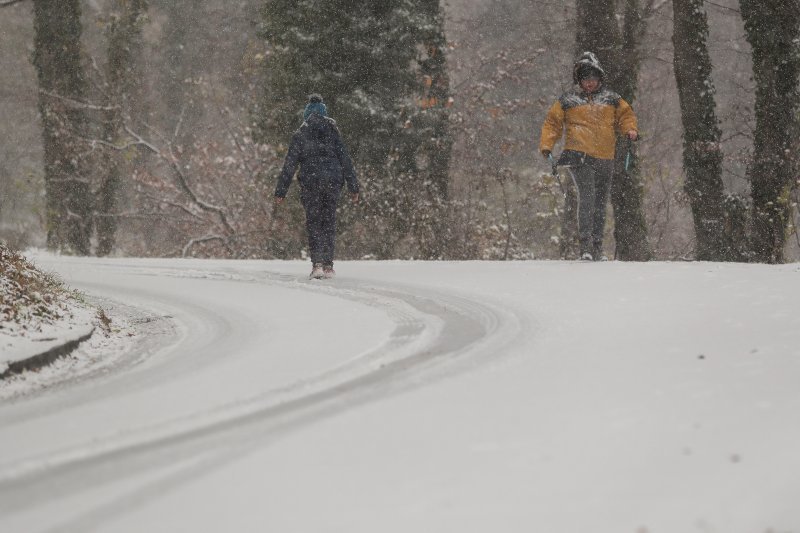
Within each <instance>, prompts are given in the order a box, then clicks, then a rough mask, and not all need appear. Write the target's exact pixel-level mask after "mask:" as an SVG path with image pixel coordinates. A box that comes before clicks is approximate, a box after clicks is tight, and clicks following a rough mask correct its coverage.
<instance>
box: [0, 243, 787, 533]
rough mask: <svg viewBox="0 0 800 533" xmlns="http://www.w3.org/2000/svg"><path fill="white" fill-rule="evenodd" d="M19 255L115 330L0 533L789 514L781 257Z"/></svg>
mask: <svg viewBox="0 0 800 533" xmlns="http://www.w3.org/2000/svg"><path fill="white" fill-rule="evenodd" d="M35 261H36V262H37V263H38V264H40V265H41V266H43V267H44V268H46V269H47V268H49V269H54V270H57V271H58V272H59V273H60V274H61V275H62V277H63V278H64V279H65V280H66V281H67V282H68V283H69V284H70V285H72V286H74V287H76V288H79V289H81V290H85V291H87V292H88V293H89V294H91V295H93V296H95V297H97V298H99V299H100V301H102V302H103V303H104V306H105V307H106V308H107V309H108V310H109V311H108V312H109V314H110V315H111V316H112V320H115V322H114V323H116V324H125V326H124V328H122V327H120V328H118V332H119V333H120V334H119V335H117V337H116V339H117V341H114V342H112V341H113V340H114V339H113V338H112V339H111V340H109V341H108V343H109V344H108V345H107V346H106V347H105V349H106V350H110V349H111V347H112V346H113V347H115V352H114V353H113V356H112V357H110V359H109V361H111V362H110V363H108V364H106V365H105V366H104V367H103V368H102V369H101V370H98V371H91V370H87V368H88V369H91V368H94V365H96V364H99V363H97V359H98V358H97V353H98V352H97V350H99V349H100V348H98V347H94V348H92V347H91V346H87V347H85V348H82V349H81V350H83V351H84V352H87V353H78V354H76V358H75V360H76V361H86V360H89V359H91V358H92V357H94V361H95V362H94V363H92V362H90V363H85V364H83V363H82V364H78V365H77V366H78V367H80V370H79V371H73V370H72V369H71V368H70V367H67V368H64V369H63V370H62V371H61V372H60V375H61V376H64V375H66V376H73V375H74V379H69V380H67V382H66V383H64V382H62V383H60V384H54V383H55V382H56V381H58V379H59V378H58V377H57V376H52V375H51V376H50V377H49V378H47V379H49V380H54V381H48V384H49V386H48V388H47V389H45V390H44V391H42V390H38V389H37V388H36V387H37V386H38V384H37V383H38V381H37V380H38V378H35V377H31V378H29V379H28V381H21V379H22V378H20V379H18V380H12V381H11V382H9V383H2V382H0V398H4V399H2V400H0V402H2V403H0V531H3V532H5V531H9V532H12V531H32V532H33V531H81V532H83V531H115V532H116V531H121V532H129V531H130V532H134V531H135V532H140V531H209V532H211V531H221V530H227V531H280V532H314V533H317V532H348V533H353V532H365V533H366V532H369V533H374V532H382V533H383V532H404V533H405V532H408V531H420V532H436V533H439V532H451V531H453V532H455V531H458V532H485V531H501V532H526V533H529V532H531V531H536V532H539V531H541V532H547V533H576V532H581V533H583V532H587V531H590V532H595V533H605V532H608V533H612V532H613V533H617V532H623V533H624V532H629V533H644V532H647V533H660V532H665V533H666V532H668V533H682V532H720V533H722V532H725V533H738V532H740V533H745V532H747V533H752V532H756V533H763V532H766V531H772V532H773V533H787V532H795V533H800V508H798V506H797V502H798V501H800V453H799V452H797V450H798V449H800V422H798V421H797V420H798V415H797V413H798V412H800V385H799V384H800V314H799V313H797V311H796V300H797V296H798V294H800V291H798V289H800V265H796V264H795V265H785V266H778V267H774V266H764V265H718V264H710V263H676V264H668V263H648V264H627V263H616V262H611V263H602V264H599V263H564V262H513V263H493V262H469V263H423V262H412V263H408V262H341V263H338V264H337V270H338V271H339V278H338V279H336V280H334V281H332V282H331V281H311V282H310V281H307V280H306V279H305V276H306V274H307V270H308V265H307V264H306V263H300V262H255V261H254V262H220V261H217V262H212V261H185V260H184V261H181V260H173V261H169V260H131V259H121V260H88V259H68V258H53V257H49V256H45V255H43V256H38V257H36V258H35ZM124 332H127V333H124ZM123 333H124V334H123ZM126 339H127V340H126ZM92 350H95V351H94V352H92ZM101 351H102V350H101ZM79 352H80V350H79ZM92 354H93V355H92ZM73 372H74V373H73ZM57 374H58V373H57ZM9 387H14V392H13V393H10V392H8V391H6V393H5V396H2V394H3V390H4V388H5V389H7V390H8V388H9ZM27 391H34V392H32V393H27V394H26V392H27Z"/></svg>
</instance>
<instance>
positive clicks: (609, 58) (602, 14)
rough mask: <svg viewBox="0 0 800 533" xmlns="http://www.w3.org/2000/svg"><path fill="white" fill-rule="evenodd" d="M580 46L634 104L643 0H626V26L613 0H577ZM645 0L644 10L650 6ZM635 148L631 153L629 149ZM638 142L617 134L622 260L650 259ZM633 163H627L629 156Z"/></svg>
mask: <svg viewBox="0 0 800 533" xmlns="http://www.w3.org/2000/svg"><path fill="white" fill-rule="evenodd" d="M576 1H577V15H578V20H577V23H578V24H577V35H576V43H577V49H578V52H583V51H593V52H595V54H597V57H598V58H599V59H600V62H601V63H602V64H603V68H604V69H605V71H606V74H607V77H606V85H607V86H608V87H610V88H612V89H613V90H615V91H617V92H619V94H620V95H621V96H622V97H623V98H624V99H625V100H626V101H627V102H628V103H631V104H633V101H634V100H635V97H636V87H637V82H636V80H637V78H638V75H639V64H640V62H639V51H638V48H639V45H640V43H641V40H642V38H643V35H644V28H645V25H644V17H643V16H642V7H641V6H640V0H625V8H624V17H623V19H622V20H623V27H622V29H620V26H619V24H618V22H617V13H616V5H615V4H616V3H615V1H614V0H576ZM652 6H653V2H652V0H647V6H646V8H645V9H646V10H650V9H652ZM629 153H630V154H631V155H630V156H628V154H629ZM635 155H636V154H635V148H634V147H633V146H631V143H630V142H629V141H627V140H625V139H618V141H617V150H616V157H615V160H616V163H615V167H614V179H613V181H612V183H611V205H612V206H613V208H614V239H615V241H616V245H617V249H616V254H615V255H616V256H617V258H618V259H621V260H623V261H646V260H648V259H650V256H651V252H650V246H649V244H648V242H647V223H646V221H645V218H644V200H643V197H644V187H643V185H642V180H641V176H640V175H639V166H638V164H637V163H636V159H635ZM631 159H633V161H632V164H626V160H627V161H629V162H630V161H631Z"/></svg>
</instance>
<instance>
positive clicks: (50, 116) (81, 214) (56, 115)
mask: <svg viewBox="0 0 800 533" xmlns="http://www.w3.org/2000/svg"><path fill="white" fill-rule="evenodd" d="M33 13H34V31H35V36H34V55H33V63H34V65H35V67H36V72H37V76H38V82H39V112H40V114H41V117H42V126H43V130H42V135H43V145H44V158H45V165H44V167H45V168H44V171H45V193H46V209H47V215H46V217H47V246H48V248H50V249H52V250H64V251H68V252H71V253H76V254H80V255H88V254H89V251H90V250H89V233H90V228H91V211H92V205H91V204H92V202H91V192H90V186H89V179H88V176H87V175H86V172H85V171H86V169H85V168H82V167H83V165H82V162H81V146H80V142H81V141H80V140H79V137H80V134H81V133H82V132H83V130H84V127H85V124H86V119H85V116H84V112H83V110H82V109H81V106H80V105H79V102H82V101H83V98H84V96H85V94H86V79H85V77H84V73H83V68H82V64H81V44H80V39H81V21H80V15H81V9H80V2H79V1H78V0H34V3H33Z"/></svg>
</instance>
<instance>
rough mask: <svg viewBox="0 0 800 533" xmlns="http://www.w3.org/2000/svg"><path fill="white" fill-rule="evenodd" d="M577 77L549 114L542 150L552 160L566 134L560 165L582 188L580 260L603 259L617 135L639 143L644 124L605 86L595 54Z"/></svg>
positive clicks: (587, 56) (579, 65)
mask: <svg viewBox="0 0 800 533" xmlns="http://www.w3.org/2000/svg"><path fill="white" fill-rule="evenodd" d="M572 77H573V81H574V82H575V85H576V87H575V88H574V89H573V90H571V91H569V92H566V93H564V94H563V95H561V97H560V98H559V99H558V101H557V102H556V103H555V104H553V106H552V107H551V108H550V110H549V111H548V113H547V117H546V118H545V120H544V124H543V125H542V135H541V140H540V142H539V151H540V152H541V153H542V155H543V156H544V157H546V158H550V157H551V152H552V151H553V146H554V145H555V143H556V142H558V141H559V140H560V139H561V137H562V135H564V134H565V133H566V139H565V141H564V150H563V151H562V152H561V157H560V158H559V159H558V162H557V163H556V165H557V167H558V168H559V170H562V171H566V174H567V175H569V176H571V178H572V180H573V182H574V183H575V186H576V188H577V189H578V213H577V218H578V241H579V246H580V258H581V259H584V260H592V259H594V260H599V259H600V258H601V257H602V253H603V230H604V228H605V214H606V213H605V212H606V202H607V200H608V191H609V189H610V188H611V178H612V173H613V171H614V151H615V146H616V140H617V136H618V135H619V136H623V135H624V136H627V137H628V138H629V139H631V140H632V141H635V140H636V139H637V138H638V135H639V134H638V126H637V122H636V115H634V113H633V109H632V108H631V106H630V105H629V104H628V102H626V101H625V100H623V99H622V97H620V95H618V94H617V93H615V92H613V91H610V90H609V89H607V88H606V87H605V86H604V85H603V81H604V78H605V71H604V70H603V67H602V66H601V65H600V61H598V59H597V57H596V56H595V55H594V54H593V53H591V52H584V53H583V54H582V55H581V56H580V57H579V58H578V60H577V61H576V62H575V65H574V67H573V69H572Z"/></svg>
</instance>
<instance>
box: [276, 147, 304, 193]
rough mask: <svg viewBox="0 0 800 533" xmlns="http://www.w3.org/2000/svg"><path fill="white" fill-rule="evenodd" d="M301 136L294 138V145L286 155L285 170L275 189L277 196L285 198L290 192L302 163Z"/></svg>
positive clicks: (282, 171)
mask: <svg viewBox="0 0 800 533" xmlns="http://www.w3.org/2000/svg"><path fill="white" fill-rule="evenodd" d="M301 143H302V141H301V139H300V135H298V134H295V135H294V137H292V143H291V144H290V145H289V151H288V152H287V153H286V159H284V161H283V170H281V175H280V177H278V184H277V186H276V187H275V196H278V197H280V198H284V197H285V196H286V193H287V192H289V186H290V185H291V184H292V178H293V177H294V173H295V171H296V170H297V164H298V163H299V162H300V154H301V153H302V150H303V147H302V145H301Z"/></svg>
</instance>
